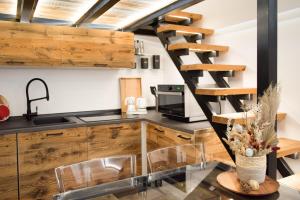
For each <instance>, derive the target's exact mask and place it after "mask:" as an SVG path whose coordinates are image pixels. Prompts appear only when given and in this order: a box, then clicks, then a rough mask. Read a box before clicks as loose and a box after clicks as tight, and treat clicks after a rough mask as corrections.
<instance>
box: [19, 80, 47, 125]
mask: <svg viewBox="0 0 300 200" xmlns="http://www.w3.org/2000/svg"><path fill="white" fill-rule="evenodd" d="M34 81H40V82H42V83H43V84H44V86H45V88H46V96H45V97H41V98H36V99H29V86H30V84H31V83H32V82H34ZM26 98H27V113H26V114H24V116H25V117H26V118H27V120H31V119H32V117H34V116H37V115H38V113H37V112H38V107H36V112H34V113H32V112H31V102H33V101H38V100H42V99H47V101H49V90H48V86H47V84H46V82H45V81H44V80H42V79H40V78H34V79H31V80H30V81H29V82H28V83H27V86H26Z"/></svg>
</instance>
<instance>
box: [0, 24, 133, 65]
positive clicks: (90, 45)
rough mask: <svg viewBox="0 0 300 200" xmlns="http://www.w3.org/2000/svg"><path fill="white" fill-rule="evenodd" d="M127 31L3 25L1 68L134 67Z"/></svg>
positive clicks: (0, 39) (0, 38) (0, 53)
mask: <svg viewBox="0 0 300 200" xmlns="http://www.w3.org/2000/svg"><path fill="white" fill-rule="evenodd" d="M133 37H134V35H133V34H132V33H128V32H126V33H125V32H118V31H109V30H99V29H98V30H96V29H86V28H75V27H63V26H46V25H40V24H21V23H16V22H0V66H18V67H20V66H21V67H22V66H30V67H50V68H51V67H107V68H133V67H134V38H133Z"/></svg>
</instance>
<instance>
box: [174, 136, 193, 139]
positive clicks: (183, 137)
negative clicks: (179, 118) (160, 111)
mask: <svg viewBox="0 0 300 200" xmlns="http://www.w3.org/2000/svg"><path fill="white" fill-rule="evenodd" d="M177 137H179V138H181V139H183V140H191V139H192V138H190V137H185V136H182V135H177Z"/></svg>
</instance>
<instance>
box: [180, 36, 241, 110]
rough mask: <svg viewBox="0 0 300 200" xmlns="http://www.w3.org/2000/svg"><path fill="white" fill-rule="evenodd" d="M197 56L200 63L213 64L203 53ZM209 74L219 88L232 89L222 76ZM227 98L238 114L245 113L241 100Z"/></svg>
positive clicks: (189, 39)
mask: <svg viewBox="0 0 300 200" xmlns="http://www.w3.org/2000/svg"><path fill="white" fill-rule="evenodd" d="M184 38H185V39H186V41H187V42H191V43H196V42H197V40H195V39H193V38H191V37H188V36H185V37H184ZM195 54H196V55H197V57H198V58H199V59H200V61H201V62H202V63H203V64H213V63H212V62H211V60H210V59H209V57H208V56H205V55H203V54H201V53H195ZM209 74H210V75H211V77H212V78H213V79H214V81H215V82H216V84H217V85H218V87H220V88H230V86H229V84H228V83H227V82H226V81H225V79H224V78H223V77H222V76H220V75H218V73H217V72H209ZM226 98H227V99H228V101H229V102H230V103H231V105H232V106H233V108H234V109H235V111H236V112H242V111H243V110H242V108H241V105H242V103H241V101H240V99H239V98H236V97H235V96H227V97H226Z"/></svg>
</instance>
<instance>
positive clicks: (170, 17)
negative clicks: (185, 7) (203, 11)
mask: <svg viewBox="0 0 300 200" xmlns="http://www.w3.org/2000/svg"><path fill="white" fill-rule="evenodd" d="M164 19H165V21H167V22H181V21H184V20H189V19H192V20H193V22H195V21H198V20H201V19H202V15H200V14H196V13H189V12H183V11H179V10H176V11H172V12H170V13H168V14H166V15H165V17H164Z"/></svg>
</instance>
